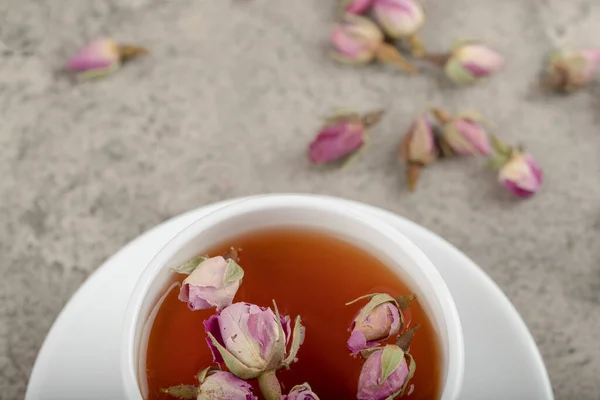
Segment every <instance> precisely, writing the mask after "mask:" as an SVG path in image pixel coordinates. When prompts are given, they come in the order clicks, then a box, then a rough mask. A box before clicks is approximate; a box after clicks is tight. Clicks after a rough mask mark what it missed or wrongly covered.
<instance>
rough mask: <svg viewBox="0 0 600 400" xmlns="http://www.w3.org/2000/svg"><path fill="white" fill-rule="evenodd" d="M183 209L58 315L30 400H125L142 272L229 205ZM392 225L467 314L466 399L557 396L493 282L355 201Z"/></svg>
mask: <svg viewBox="0 0 600 400" xmlns="http://www.w3.org/2000/svg"><path fill="white" fill-rule="evenodd" d="M234 201H236V200H231V201H227V202H223V203H218V204H213V205H210V206H206V207H202V208H199V209H197V210H194V211H191V212H188V213H186V214H182V215H180V216H178V217H175V218H173V219H171V220H169V221H166V222H164V223H162V224H161V225H159V226H157V227H155V228H153V229H151V230H150V231H148V232H146V233H144V234H143V235H141V236H140V237H138V238H137V239H135V240H133V241H132V242H131V243H129V244H128V245H127V246H125V247H124V248H122V249H121V250H120V251H119V252H117V253H116V254H115V255H114V256H112V257H111V258H110V259H109V260H107V261H106V262H105V263H104V264H103V265H102V266H101V267H100V268H98V270H97V271H96V272H95V273H94V274H93V275H92V276H91V277H90V278H89V279H88V280H87V281H86V282H85V283H84V284H83V285H82V286H81V288H80V289H79V290H78V291H77V293H75V295H74V296H73V297H72V298H71V300H70V301H69V303H68V304H67V305H66V306H65V308H64V309H63V311H62V312H61V314H60V315H59V316H58V318H57V320H56V322H55V323H54V326H53V327H52V329H51V330H50V333H49V334H48V336H47V337H46V340H45V342H44V344H43V346H42V348H41V350H40V353H39V355H38V357H37V360H36V363H35V366H34V368H33V372H32V374H31V378H30V381H29V386H28V388H27V394H26V396H25V398H26V400H38V399H43V400H46V399H57V400H69V399H73V400H75V399H76V400H81V399H98V400H119V399H124V398H125V394H124V392H123V389H122V387H121V377H120V370H119V368H120V365H119V354H118V353H119V345H120V339H121V323H122V319H123V315H124V312H125V306H126V304H127V301H128V299H129V295H130V293H131V291H132V290H133V287H134V285H135V283H136V281H137V279H138V277H139V276H140V274H141V272H142V270H143V269H144V267H145V266H146V264H148V262H149V261H150V260H151V259H152V257H153V256H154V255H155V254H156V252H157V251H158V250H159V249H160V248H161V247H162V246H163V245H164V244H165V243H166V242H167V241H169V240H170V239H171V238H172V237H173V236H175V235H176V234H177V233H178V232H179V231H181V230H182V229H183V228H185V227H186V226H188V225H190V224H191V223H192V222H194V221H195V220H196V219H198V218H199V217H201V216H203V215H205V214H207V213H209V212H211V211H214V210H215V209H217V208H219V207H222V206H223V205H226V204H228V203H231V202H234ZM340 201H343V202H348V203H351V204H354V205H355V206H356V207H360V208H362V209H365V210H367V211H369V212H372V213H373V214H375V215H376V216H379V217H381V218H382V219H383V220H384V221H386V222H388V223H390V224H392V225H393V226H394V227H396V228H397V229H399V230H400V231H401V232H402V233H404V234H405V235H406V236H407V237H408V238H409V239H411V240H413V241H414V242H415V243H416V244H417V245H418V246H419V247H420V248H421V250H423V252H424V253H425V254H426V255H427V256H428V257H429V258H430V260H431V261H432V262H433V264H434V265H435V266H436V267H437V268H438V269H439V271H440V273H441V275H442V277H443V278H444V280H445V281H446V283H447V285H448V287H449V288H450V291H451V292H452V295H453V296H454V300H455V302H456V306H457V308H458V312H459V314H460V319H461V322H462V325H463V332H464V339H465V356H466V359H465V380H464V385H463V392H462V394H461V396H460V399H461V400H488V399H489V400H492V399H498V400H505V399H514V400H552V399H553V395H552V389H551V386H550V381H549V379H548V374H547V372H546V368H545V366H544V363H543V361H542V358H541V356H540V353H539V351H538V349H537V347H536V345H535V342H534V340H533V338H532V337H531V334H530V333H529V331H528V330H527V327H526V326H525V324H524V323H523V320H522V319H521V317H520V316H519V314H518V313H517V311H516V310H515V308H514V307H513V306H512V304H511V303H510V302H509V300H508V299H507V298H506V296H505V295H504V294H503V293H502V292H501V291H500V289H499V288H498V286H496V285H495V284H494V283H493V282H492V280H491V279H490V278H489V277H488V276H487V275H486V274H485V273H484V272H483V271H482V270H481V269H480V268H479V267H478V266H477V265H475V264H474V263H473V262H472V261H471V260H470V259H469V258H467V257H466V256H465V255H464V254H463V253H461V252H460V251H459V250H457V249H456V248H455V247H453V246H452V245H451V244H449V243H448V242H446V241H445V240H444V239H442V238H440V237H439V236H437V235H435V234H434V233H432V232H430V231H428V230H426V229H424V228H422V227H420V226H419V225H416V224H415V223H413V222H410V221H408V220H406V219H404V218H402V217H399V216H397V215H395V214H392V213H390V212H388V211H384V210H381V209H378V208H375V207H372V206H367V205H364V204H361V203H355V202H349V201H347V200H340Z"/></svg>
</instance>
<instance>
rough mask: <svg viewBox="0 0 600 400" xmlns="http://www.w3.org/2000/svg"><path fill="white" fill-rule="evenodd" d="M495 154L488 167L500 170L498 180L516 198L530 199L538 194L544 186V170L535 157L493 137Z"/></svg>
mask: <svg viewBox="0 0 600 400" xmlns="http://www.w3.org/2000/svg"><path fill="white" fill-rule="evenodd" d="M492 144H493V146H494V150H495V154H494V156H493V157H492V158H490V161H489V163H488V165H489V166H490V167H492V168H495V169H498V170H499V173H498V179H499V181H500V182H501V183H503V184H504V186H505V187H506V188H507V189H508V190H509V191H510V192H511V193H512V194H514V195H515V196H517V197H521V198H528V197H531V196H533V195H534V194H535V193H537V192H538V191H539V190H540V188H541V186H542V175H543V174H542V170H541V168H540V167H539V166H538V165H537V163H536V162H535V160H534V159H533V157H531V156H530V155H529V154H526V153H524V152H523V150H522V149H520V148H514V147H511V146H507V145H505V144H504V143H502V142H501V141H500V140H499V139H498V138H496V137H494V136H492Z"/></svg>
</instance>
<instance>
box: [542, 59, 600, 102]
mask: <svg viewBox="0 0 600 400" xmlns="http://www.w3.org/2000/svg"><path fill="white" fill-rule="evenodd" d="M599 67H600V49H588V50H582V51H559V52H555V53H554V54H553V55H552V56H551V57H550V63H549V65H548V69H547V73H546V77H545V78H544V81H543V85H544V86H545V87H547V88H549V89H552V90H556V91H560V92H564V93H569V92H574V91H576V90H579V89H581V88H583V87H585V86H587V85H588V84H589V83H590V82H591V81H592V80H593V78H594V76H595V73H596V72H597V71H598V68H599Z"/></svg>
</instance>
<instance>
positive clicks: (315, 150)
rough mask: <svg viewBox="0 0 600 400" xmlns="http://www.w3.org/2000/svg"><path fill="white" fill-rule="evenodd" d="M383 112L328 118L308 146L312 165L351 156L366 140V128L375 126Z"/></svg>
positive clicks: (347, 114)
mask: <svg viewBox="0 0 600 400" xmlns="http://www.w3.org/2000/svg"><path fill="white" fill-rule="evenodd" d="M382 115H383V111H374V112H370V113H367V114H365V115H363V116H361V115H359V114H356V113H346V114H341V115H338V116H335V117H332V118H330V119H329V120H328V121H327V122H326V124H325V126H324V127H323V128H322V129H321V131H320V132H319V133H318V134H317V137H316V138H315V139H314V140H313V142H312V143H311V144H310V147H309V151H308V156H309V159H310V161H311V162H312V163H313V164H326V163H329V162H334V161H338V160H341V159H343V158H346V157H349V156H352V155H353V154H355V153H356V152H357V151H358V150H360V149H361V148H362V147H363V146H364V144H365V143H366V140H367V134H368V128H370V127H372V126H374V125H376V124H377V123H378V122H379V120H380V119H381V116H382Z"/></svg>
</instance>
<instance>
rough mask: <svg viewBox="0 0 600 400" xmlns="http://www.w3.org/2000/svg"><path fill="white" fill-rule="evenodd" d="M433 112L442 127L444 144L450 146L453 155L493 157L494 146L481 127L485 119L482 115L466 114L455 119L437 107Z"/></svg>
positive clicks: (461, 114)
mask: <svg viewBox="0 0 600 400" xmlns="http://www.w3.org/2000/svg"><path fill="white" fill-rule="evenodd" d="M431 111H432V112H433V115H435V117H436V119H437V120H438V122H439V123H440V124H441V125H442V139H443V142H444V143H443V144H444V145H447V146H449V147H450V149H451V151H452V152H453V153H456V154H459V155H463V156H470V155H475V156H477V155H481V156H490V155H492V153H493V150H492V146H491V144H490V140H489V138H488V134H487V132H486V130H485V129H484V128H483V126H482V125H481V121H482V120H483V118H482V117H481V116H480V115H477V114H475V113H472V112H464V113H460V114H458V115H456V116H454V117H453V116H451V115H450V114H449V113H448V112H447V111H446V110H444V109H441V108H436V107H433V108H432V109H431Z"/></svg>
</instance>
